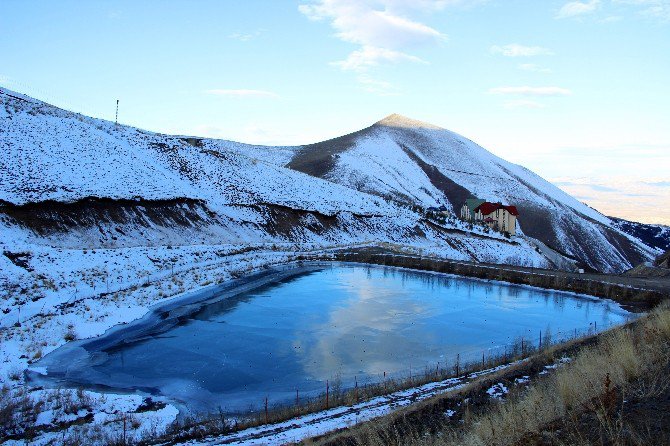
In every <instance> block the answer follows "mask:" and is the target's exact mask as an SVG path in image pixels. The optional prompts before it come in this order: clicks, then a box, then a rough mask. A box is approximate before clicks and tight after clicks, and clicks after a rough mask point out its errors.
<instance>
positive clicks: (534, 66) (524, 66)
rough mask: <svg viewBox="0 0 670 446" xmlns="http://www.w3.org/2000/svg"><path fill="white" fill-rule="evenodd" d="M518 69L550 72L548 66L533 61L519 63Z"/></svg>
mask: <svg viewBox="0 0 670 446" xmlns="http://www.w3.org/2000/svg"><path fill="white" fill-rule="evenodd" d="M519 69H520V70H524V71H532V72H534V73H551V70H550V69H549V68H545V67H541V66H539V65H537V64H534V63H522V64H519Z"/></svg>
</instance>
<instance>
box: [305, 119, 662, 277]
mask: <svg viewBox="0 0 670 446" xmlns="http://www.w3.org/2000/svg"><path fill="white" fill-rule="evenodd" d="M352 141H353V142H352V143H351V146H350V147H348V148H346V150H344V151H342V152H340V153H338V154H337V157H336V165H335V168H334V169H333V170H331V171H330V172H327V173H326V174H325V178H327V179H328V180H330V181H333V182H336V183H339V184H342V185H345V186H349V187H352V188H355V189H360V190H363V191H365V192H368V193H371V194H376V195H379V196H383V197H393V198H394V199H396V200H400V201H403V200H404V201H410V202H415V203H422V204H424V205H425V206H436V205H439V204H445V205H446V206H447V207H448V208H450V207H451V204H453V203H451V204H449V201H448V199H447V197H446V196H445V195H444V194H443V193H442V192H441V191H439V190H437V189H436V187H435V186H434V185H433V184H432V182H431V180H430V178H429V177H428V176H427V175H426V174H425V173H424V172H423V171H422V169H421V168H420V167H419V165H418V164H417V163H415V162H414V161H413V160H412V159H410V157H409V156H408V154H407V151H410V152H412V153H413V154H414V155H415V156H417V157H419V158H420V159H421V160H422V161H423V162H425V163H427V164H428V165H430V166H433V167H434V168H436V169H437V170H439V172H440V173H441V174H442V175H444V176H446V177H447V178H449V179H450V180H452V181H454V182H455V183H456V184H458V185H460V186H462V187H464V188H465V189H467V190H468V191H470V193H472V194H473V195H476V196H478V197H480V198H483V199H486V200H488V201H500V202H503V203H505V204H512V205H517V206H518V207H519V209H520V211H521V216H520V217H519V220H518V223H519V225H520V227H521V229H522V230H524V228H528V226H529V223H530V220H532V219H535V218H537V217H538V215H539V214H541V215H543V216H544V217H545V218H546V223H543V224H546V225H547V226H550V227H548V228H547V230H546V231H544V232H545V233H546V234H550V233H551V232H552V231H553V232H555V233H556V236H555V237H551V241H552V244H555V245H556V247H557V248H559V249H561V250H562V251H564V252H567V253H569V254H572V255H575V256H582V257H583V256H584V254H585V250H584V249H583V245H585V244H588V245H590V246H593V247H597V249H596V250H595V251H596V252H597V251H600V253H599V255H598V254H594V253H593V252H589V256H591V257H594V256H595V258H592V259H591V261H592V264H593V266H595V267H596V268H598V269H601V270H606V271H621V270H625V269H628V268H630V267H632V266H633V265H632V264H631V263H630V262H629V261H628V260H627V259H626V257H625V255H623V254H622V253H621V247H620V246H617V244H616V243H614V242H612V240H611V239H612V234H613V233H614V234H617V235H618V236H619V237H625V238H626V239H628V240H629V241H630V243H632V246H633V248H631V249H634V250H636V251H638V252H639V253H641V256H642V257H647V258H649V259H651V258H653V257H655V256H656V255H659V254H660V252H659V251H658V250H655V249H653V248H650V247H648V246H646V245H644V244H643V243H642V242H641V241H640V240H638V239H636V238H633V237H629V236H628V235H626V234H624V233H623V232H622V231H620V230H619V229H617V228H616V226H614V225H612V222H611V221H610V220H609V218H607V217H605V216H604V215H602V214H601V213H599V212H598V211H596V210H594V209H592V208H590V207H589V206H587V205H585V204H584V203H581V202H579V201H578V200H576V199H575V198H573V197H571V196H570V195H568V194H567V193H565V192H564V191H562V190H561V189H559V188H558V187H556V186H554V185H553V184H551V183H549V182H548V181H546V180H544V179H543V178H541V177H540V176H538V175H536V174H534V173H533V172H531V171H529V170H528V169H526V168H524V167H522V166H519V165H516V164H512V163H509V162H507V161H505V160H503V159H501V158H499V157H497V156H495V155H493V154H492V153H490V152H488V151H487V150H485V149H484V148H482V147H481V146H479V145H477V144H475V143H474V142H472V141H470V140H468V139H467V138H465V137H463V136H461V135H457V134H456V133H453V132H450V131H448V130H445V129H441V128H439V127H435V126H432V125H430V124H425V123H421V122H419V121H414V120H411V119H408V118H404V117H402V116H398V115H392V116H390V117H389V118H387V119H384V120H382V121H380V122H378V123H377V124H375V125H373V126H372V127H370V128H368V129H365V130H363V131H361V132H360V133H359V134H358V135H357V137H356V138H352ZM306 150H307V149H306ZM302 155H303V154H301V152H300V151H296V157H298V158H299V157H300V156H302ZM456 206H460V203H459V204H456ZM524 210H531V211H532V213H534V214H530V215H529V214H524ZM458 211H459V209H456V212H458ZM589 251H590V250H589ZM628 255H629V254H628Z"/></svg>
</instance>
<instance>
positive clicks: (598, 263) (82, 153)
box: [0, 90, 658, 280]
mask: <svg viewBox="0 0 670 446" xmlns="http://www.w3.org/2000/svg"><path fill="white" fill-rule="evenodd" d="M0 100H1V101H2V108H0V123H1V126H0V136H1V142H0V150H1V153H0V234H2V237H0V244H2V245H3V246H2V249H3V250H4V251H6V252H9V253H11V252H19V251H22V250H29V249H30V246H33V247H34V246H42V247H47V246H48V247H58V248H69V249H81V248H90V249H93V248H101V247H102V248H111V249H117V248H128V247H135V246H147V247H152V246H166V245H193V244H196V243H197V244H203V245H215V244H245V243H298V244H307V245H309V244H311V245H314V246H326V245H334V244H353V243H363V242H370V241H374V242H392V243H398V244H403V245H412V246H414V247H420V248H421V249H426V250H429V251H431V252H435V253H438V254H439V255H443V256H445V257H450V258H455V259H462V260H475V261H487V262H495V263H513V264H527V265H534V266H550V267H551V266H555V265H556V263H557V262H553V263H552V262H551V261H550V260H549V258H548V257H547V256H545V255H543V254H541V253H540V252H539V251H541V249H538V248H537V247H536V246H537V244H536V243H534V242H533V241H532V240H527V239H525V238H522V237H518V238H516V239H513V240H507V239H506V238H504V237H502V236H501V235H498V234H494V233H486V232H483V231H482V230H481V229H477V228H475V229H474V232H473V231H472V230H470V229H469V228H468V227H467V225H465V224H463V223H462V222H459V221H457V220H456V219H450V220H449V221H447V222H440V223H439V224H437V223H436V222H434V221H429V220H428V219H427V218H426V216H425V215H423V214H422V213H421V212H416V211H414V210H412V206H416V205H419V206H422V207H429V206H435V205H446V206H447V207H449V208H451V209H456V208H457V207H458V206H460V203H461V202H462V201H463V200H464V199H465V198H466V197H468V196H469V195H471V194H474V195H477V196H480V197H482V198H486V199H489V200H501V201H505V202H508V203H511V204H516V205H517V206H518V207H519V209H520V211H521V229H522V231H523V232H524V233H525V234H527V235H530V236H531V237H534V238H536V239H538V240H540V241H542V242H543V243H544V244H546V245H548V246H550V247H551V248H554V249H556V250H557V251H560V252H562V253H563V254H564V255H565V256H566V257H568V258H570V257H574V258H576V259H578V260H580V261H582V262H584V263H586V264H588V265H591V266H592V267H593V268H595V269H599V270H605V271H620V270H624V269H627V268H629V267H630V266H631V265H633V264H636V263H639V262H640V261H642V260H649V259H651V258H652V257H654V256H655V255H657V254H658V253H657V252H656V251H654V250H653V249H651V248H649V247H647V246H645V245H643V244H642V243H640V242H639V241H638V240H637V239H635V238H633V237H631V236H628V235H625V234H624V233H622V232H621V231H619V230H617V229H615V228H613V227H612V226H611V223H610V220H609V219H608V218H606V217H604V216H602V215H601V214H599V213H598V212H596V211H594V210H592V209H590V208H588V207H587V206H585V205H583V204H581V203H579V202H578V201H576V200H575V199H573V198H572V197H570V196H568V195H567V194H565V193H564V192H562V191H560V190H559V189H557V188H556V187H554V186H552V185H551V184H549V183H547V182H546V181H544V180H543V179H541V178H540V177H538V176H537V175H535V174H533V173H532V172H529V171H528V170H526V169H524V168H522V167H520V166H516V165H514V164H511V163H508V162H506V161H504V160H502V159H500V158H497V157H495V156H494V155H492V154H491V153H489V152H487V151H486V150H484V149H483V148H481V147H479V146H477V145H476V144H474V143H472V142H471V141H469V140H467V139H465V138H463V137H460V136H458V135H456V134H454V133H451V132H449V131H446V130H443V129H440V128H438V127H435V126H431V125H428V124H424V123H421V122H418V121H412V120H409V119H407V118H403V117H401V116H398V115H392V116H390V117H388V118H386V119H384V120H382V121H380V122H378V123H376V124H374V125H373V126H372V127H369V128H367V129H365V130H362V131H360V132H357V133H354V134H351V135H347V136H343V137H341V138H337V139H335V140H331V141H326V142H322V143H318V144H314V145H310V146H302V147H263V146H252V145H246V144H241V143H236V142H231V141H223V140H212V139H206V138H197V137H182V136H171V135H162V134H156V133H151V132H146V131H143V130H140V129H136V128H132V127H127V126H122V125H119V126H116V125H114V124H113V123H111V122H108V121H104V120H99V119H93V118H89V117H86V116H82V115H80V114H76V113H72V112H69V111H65V110H62V109H59V108H56V107H53V106H51V105H49V104H46V103H43V102H40V101H37V100H35V99H32V98H29V97H26V96H23V95H21V94H18V93H14V92H11V91H6V90H3V91H2V94H0ZM26 247H28V248H26ZM554 254H555V253H554ZM549 257H551V256H549ZM554 258H555V256H554ZM8 259H9V257H7V256H3V257H2V260H1V261H2V262H5V263H7V262H8ZM13 266H16V265H15V264H14V265H13ZM5 271H6V270H5ZM0 280H1V279H0ZM5 280H9V278H8V277H5Z"/></svg>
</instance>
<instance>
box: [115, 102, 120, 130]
mask: <svg viewBox="0 0 670 446" xmlns="http://www.w3.org/2000/svg"><path fill="white" fill-rule="evenodd" d="M118 125H119V100H118V99H117V100H116V118H115V119H114V126H118Z"/></svg>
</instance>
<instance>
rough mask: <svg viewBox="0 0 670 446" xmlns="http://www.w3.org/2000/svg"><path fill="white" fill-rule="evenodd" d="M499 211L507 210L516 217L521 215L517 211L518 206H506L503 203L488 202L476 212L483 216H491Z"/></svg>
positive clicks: (481, 205)
mask: <svg viewBox="0 0 670 446" xmlns="http://www.w3.org/2000/svg"><path fill="white" fill-rule="evenodd" d="M498 209H505V210H506V211H507V212H509V213H510V214H512V215H514V216H517V215H519V211H518V210H517V209H516V206H505V205H503V204H502V203H490V202H488V201H486V202H484V203H482V204H480V205H479V206H477V207H476V208H475V212H477V211H480V212H481V213H482V215H490V214H492V213H493V211H496V210H498Z"/></svg>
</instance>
